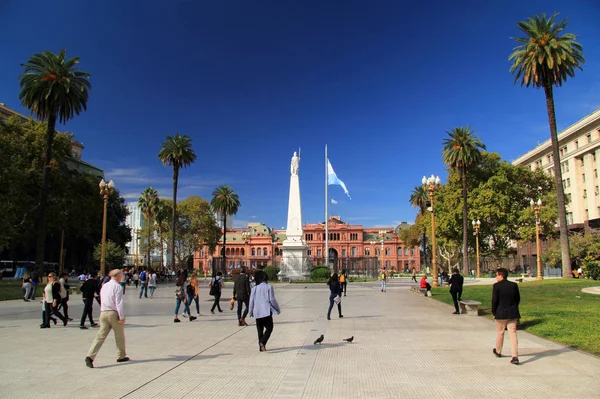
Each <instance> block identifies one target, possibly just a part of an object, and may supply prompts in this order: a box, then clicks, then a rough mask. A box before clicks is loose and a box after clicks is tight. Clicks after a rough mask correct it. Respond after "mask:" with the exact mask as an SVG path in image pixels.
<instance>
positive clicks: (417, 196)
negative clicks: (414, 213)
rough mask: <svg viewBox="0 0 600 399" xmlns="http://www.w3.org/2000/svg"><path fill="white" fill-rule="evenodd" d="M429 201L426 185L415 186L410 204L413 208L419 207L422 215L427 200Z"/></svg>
mask: <svg viewBox="0 0 600 399" xmlns="http://www.w3.org/2000/svg"><path fill="white" fill-rule="evenodd" d="M428 201H429V194H428V193H427V190H426V189H425V187H423V186H422V185H421V186H415V188H414V189H413V191H412V193H411V194H410V204H411V205H412V206H413V208H419V211H420V212H421V215H423V214H424V213H425V208H426V207H427V202H428Z"/></svg>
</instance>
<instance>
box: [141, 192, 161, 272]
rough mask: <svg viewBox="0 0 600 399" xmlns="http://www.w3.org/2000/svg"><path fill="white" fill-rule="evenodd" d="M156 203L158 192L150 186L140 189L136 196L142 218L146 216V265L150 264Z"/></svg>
mask: <svg viewBox="0 0 600 399" xmlns="http://www.w3.org/2000/svg"><path fill="white" fill-rule="evenodd" d="M157 203H158V192H157V191H156V190H155V189H153V188H152V187H148V188H146V189H145V190H144V191H142V196H141V197H140V198H138V205H139V207H140V210H141V211H142V214H143V215H144V218H146V226H144V227H145V230H146V240H147V241H146V250H147V256H148V263H147V265H148V266H150V265H151V263H152V258H151V252H152V225H153V223H154V217H155V215H156V206H157Z"/></svg>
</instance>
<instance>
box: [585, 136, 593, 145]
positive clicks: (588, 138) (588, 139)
mask: <svg viewBox="0 0 600 399" xmlns="http://www.w3.org/2000/svg"><path fill="white" fill-rule="evenodd" d="M585 137H587V141H588V144H589V143H591V142H592V134H591V133H588V134H587V135H586V136H585Z"/></svg>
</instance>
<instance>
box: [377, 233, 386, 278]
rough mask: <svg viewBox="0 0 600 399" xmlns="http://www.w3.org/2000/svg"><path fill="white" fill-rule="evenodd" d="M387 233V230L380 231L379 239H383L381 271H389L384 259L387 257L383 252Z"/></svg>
mask: <svg viewBox="0 0 600 399" xmlns="http://www.w3.org/2000/svg"><path fill="white" fill-rule="evenodd" d="M385 233H386V231H385V230H379V237H381V269H383V270H387V267H386V266H385V262H384V257H383V256H384V255H385V252H384V250H383V242H384V240H385Z"/></svg>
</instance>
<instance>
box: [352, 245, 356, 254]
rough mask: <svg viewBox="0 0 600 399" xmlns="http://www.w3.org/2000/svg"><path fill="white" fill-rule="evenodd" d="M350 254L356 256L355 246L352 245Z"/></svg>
mask: <svg viewBox="0 0 600 399" xmlns="http://www.w3.org/2000/svg"><path fill="white" fill-rule="evenodd" d="M351 253H352V256H356V247H352V252H351Z"/></svg>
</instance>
